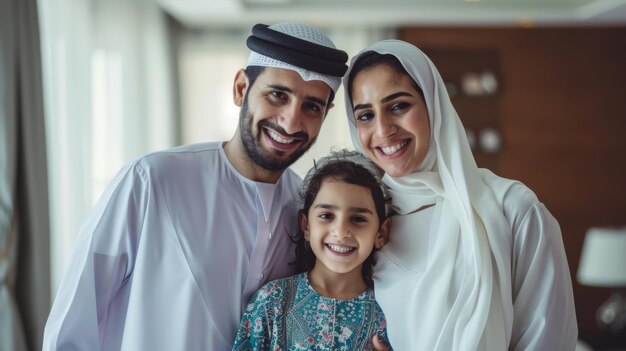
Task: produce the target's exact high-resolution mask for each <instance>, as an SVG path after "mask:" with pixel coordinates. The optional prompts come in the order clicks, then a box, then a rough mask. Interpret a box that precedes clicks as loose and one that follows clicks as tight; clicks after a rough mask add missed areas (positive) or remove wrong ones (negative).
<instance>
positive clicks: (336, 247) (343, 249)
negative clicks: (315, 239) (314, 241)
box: [326, 244, 355, 253]
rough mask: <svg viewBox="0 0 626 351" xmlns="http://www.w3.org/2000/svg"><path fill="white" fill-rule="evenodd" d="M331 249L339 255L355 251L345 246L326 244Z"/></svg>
mask: <svg viewBox="0 0 626 351" xmlns="http://www.w3.org/2000/svg"><path fill="white" fill-rule="evenodd" d="M326 246H328V248H329V249H331V250H333V251H335V252H338V253H346V252H350V251H352V250H354V249H355V248H354V247H351V246H343V245H334V244H326Z"/></svg>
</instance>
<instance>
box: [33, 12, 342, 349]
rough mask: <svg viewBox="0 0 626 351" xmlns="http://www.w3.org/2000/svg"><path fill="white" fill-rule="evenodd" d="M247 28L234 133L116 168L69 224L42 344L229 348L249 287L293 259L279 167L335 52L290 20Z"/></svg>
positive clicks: (326, 102) (323, 105)
mask: <svg viewBox="0 0 626 351" xmlns="http://www.w3.org/2000/svg"><path fill="white" fill-rule="evenodd" d="M252 32H253V35H252V36H251V37H249V38H248V41H247V44H248V47H249V48H250V49H251V50H252V52H251V54H250V58H249V61H248V66H247V68H246V70H245V71H244V70H240V71H239V72H237V74H236V77H235V82H234V89H233V95H234V102H235V104H236V105H238V106H240V107H241V113H240V121H239V127H238V129H237V131H236V133H235V135H234V136H233V138H232V139H231V140H230V141H228V142H212V143H204V144H196V145H190V146H184V147H179V148H174V149H171V150H165V151H161V152H157V153H153V154H150V155H147V156H144V157H142V158H140V159H138V160H137V161H135V162H132V163H131V164H129V165H128V166H126V167H125V168H124V169H123V170H122V171H120V173H119V174H118V175H117V176H116V177H115V179H114V180H113V182H112V183H111V185H110V186H109V187H108V188H107V190H106V191H105V193H104V194H103V196H102V198H101V199H100V201H99V202H98V204H97V205H96V207H95V209H94V211H93V213H92V214H91V215H90V217H89V218H88V219H87V221H86V223H85V224H84V225H83V227H82V229H81V233H80V235H79V238H78V240H77V244H76V248H75V252H74V254H73V257H72V259H71V261H70V264H69V267H68V270H67V272H66V273H65V276H64V278H63V281H62V282H61V286H60V289H59V291H58V294H57V298H56V300H55V302H54V305H53V307H52V311H51V313H50V317H49V319H48V323H47V325H46V330H45V334H44V350H56V349H64V350H65V349H71V350H98V349H101V350H120V349H121V350H230V348H231V347H232V344H233V342H234V338H235V333H236V331H237V328H238V325H239V320H240V317H241V314H242V310H243V309H244V308H245V306H246V304H247V302H248V300H249V298H250V297H251V296H252V294H253V293H254V292H255V291H256V290H257V289H258V288H259V287H260V286H261V285H262V284H264V283H266V282H267V281H269V280H273V279H277V278H281V277H285V276H288V275H290V274H292V273H293V268H294V266H293V265H290V264H289V262H291V261H293V260H294V249H293V246H292V242H291V240H290V236H289V234H290V233H296V231H297V216H296V212H295V209H296V206H295V201H296V189H297V187H298V185H299V183H300V179H299V178H298V177H297V176H296V175H295V174H294V173H293V172H292V171H290V170H288V169H287V167H288V166H289V165H291V164H292V163H293V162H295V161H296V160H297V159H298V158H299V157H300V156H301V155H302V154H303V153H304V152H306V151H307V150H308V149H309V147H310V146H311V145H312V144H313V143H314V141H315V139H316V137H317V134H318V133H319V130H320V128H321V125H322V122H323V120H324V118H325V116H326V113H327V112H328V110H329V109H330V108H331V106H332V99H333V97H334V94H335V92H336V91H337V89H338V87H339V85H340V82H341V81H340V79H341V76H342V75H343V73H344V72H345V70H346V69H347V67H346V65H345V62H346V61H347V55H346V53H345V52H343V51H340V50H337V49H335V48H334V44H333V43H332V42H331V41H330V39H328V38H327V37H326V36H325V35H324V34H322V33H321V32H320V31H319V30H317V29H315V28H312V27H309V26H306V25H302V24H288V23H282V24H277V25H273V26H271V27H267V26H264V25H256V26H255V27H254V28H253V31H252Z"/></svg>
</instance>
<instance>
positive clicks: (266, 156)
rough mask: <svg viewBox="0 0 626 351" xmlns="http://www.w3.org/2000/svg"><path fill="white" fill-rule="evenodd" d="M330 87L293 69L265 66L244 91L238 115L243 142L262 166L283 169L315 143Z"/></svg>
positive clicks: (255, 161)
mask: <svg viewBox="0 0 626 351" xmlns="http://www.w3.org/2000/svg"><path fill="white" fill-rule="evenodd" d="M330 93H331V89H330V87H329V86H328V85H327V84H326V83H324V82H321V81H318V80H312V81H305V80H303V79H302V78H301V77H300V75H299V74H298V73H296V72H294V71H291V70H287V69H280V68H271V67H268V68H265V69H264V71H263V72H262V73H261V74H260V75H259V76H258V78H257V79H256V81H255V82H254V84H253V85H252V86H251V87H249V88H248V89H247V90H246V92H245V98H244V100H243V104H242V107H241V112H240V116H239V129H240V135H241V142H242V144H243V146H244V149H245V151H246V154H247V156H248V157H249V158H250V159H251V160H252V161H254V163H256V164H257V165H259V166H260V167H262V168H264V169H266V170H269V171H280V170H284V169H285V168H287V167H289V166H290V165H291V164H293V163H294V162H295V161H296V160H298V159H299V158H300V156H302V155H303V154H304V153H305V152H306V151H307V150H308V149H309V148H310V147H311V146H312V145H313V143H314V142H315V140H316V138H317V135H318V133H319V131H320V128H321V127H322V122H323V121H324V117H325V116H326V111H327V109H328V106H327V104H328V100H329V97H330Z"/></svg>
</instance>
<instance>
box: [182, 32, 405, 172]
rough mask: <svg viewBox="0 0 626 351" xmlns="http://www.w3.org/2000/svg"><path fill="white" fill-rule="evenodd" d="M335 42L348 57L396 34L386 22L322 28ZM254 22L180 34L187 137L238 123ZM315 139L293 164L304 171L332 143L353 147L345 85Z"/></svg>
mask: <svg viewBox="0 0 626 351" xmlns="http://www.w3.org/2000/svg"><path fill="white" fill-rule="evenodd" d="M322 30H323V31H324V32H325V33H326V34H328V35H329V36H330V38H331V39H332V40H333V42H334V43H335V45H336V46H337V47H338V48H340V49H342V50H344V51H346V52H347V53H348V55H350V57H352V55H354V54H356V53H357V52H359V51H360V50H361V49H362V48H364V47H365V46H367V45H368V44H371V43H373V42H375V41H378V40H381V39H389V38H392V37H393V34H394V32H393V31H392V30H390V29H386V28H371V27H332V28H322ZM249 33H250V27H245V28H238V29H228V30H226V29H221V30H220V29H207V30H205V31H202V32H198V31H193V32H187V33H185V34H183V35H182V37H181V42H180V49H179V72H180V80H181V83H180V88H181V109H182V126H183V128H182V131H183V143H195V142H202V141H208V140H229V139H230V138H231V137H232V136H233V134H234V132H235V129H236V128H237V123H238V118H239V109H238V108H237V106H235V105H234V104H233V98H232V84H233V80H234V77H235V73H236V72H237V70H238V69H240V68H242V67H244V66H245V64H246V61H247V58H248V53H249V50H248V48H247V47H246V44H245V42H246V38H247V37H248V35H249ZM334 103H335V107H334V108H333V109H331V111H330V112H329V114H328V116H327V117H326V121H325V122H324V125H323V127H322V130H321V132H320V135H319V137H318V139H317V143H316V144H315V145H314V146H313V147H312V148H311V150H310V151H309V152H308V153H307V154H306V155H304V156H303V157H302V158H301V159H300V160H299V161H298V162H296V163H295V164H294V165H293V166H292V169H293V170H294V171H295V172H296V173H298V174H300V175H301V176H303V175H304V174H305V173H306V171H308V169H309V168H310V167H311V166H312V165H313V160H314V159H318V158H319V157H321V156H324V155H326V154H328V152H329V151H330V149H331V148H333V147H347V148H352V141H351V140H350V134H349V132H348V124H347V121H346V117H345V111H344V106H343V90H342V89H340V91H339V92H338V93H337V95H336V97H335V102H334Z"/></svg>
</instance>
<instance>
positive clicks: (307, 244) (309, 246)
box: [304, 240, 311, 251]
mask: <svg viewBox="0 0 626 351" xmlns="http://www.w3.org/2000/svg"><path fill="white" fill-rule="evenodd" d="M310 249H311V245H310V244H309V241H308V240H304V251H309V250H310Z"/></svg>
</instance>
